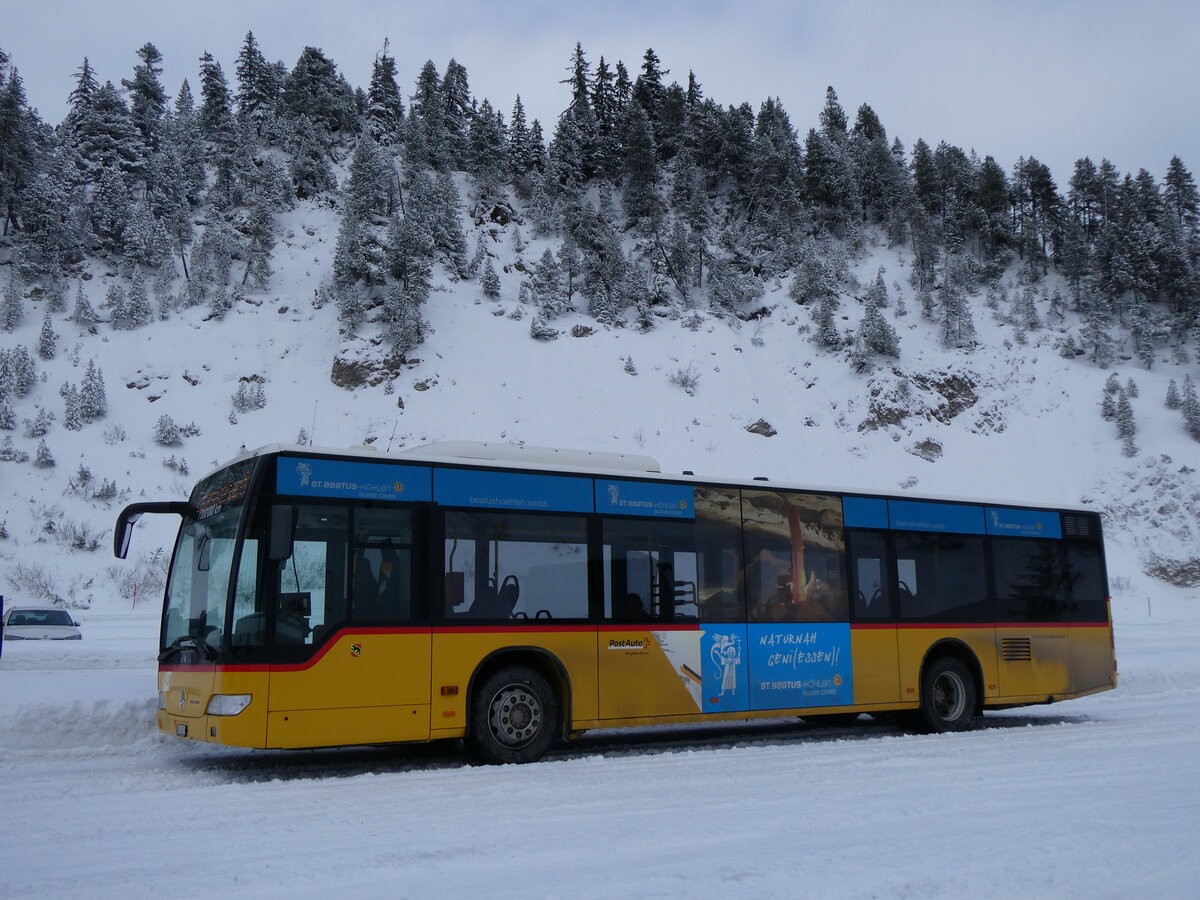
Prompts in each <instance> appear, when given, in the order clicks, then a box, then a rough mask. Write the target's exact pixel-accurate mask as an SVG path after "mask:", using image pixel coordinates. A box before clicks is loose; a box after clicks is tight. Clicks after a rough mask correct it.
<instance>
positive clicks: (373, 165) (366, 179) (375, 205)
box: [344, 134, 396, 216]
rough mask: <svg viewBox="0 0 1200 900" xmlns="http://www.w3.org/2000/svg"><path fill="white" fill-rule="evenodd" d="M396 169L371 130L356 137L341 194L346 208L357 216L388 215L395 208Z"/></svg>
mask: <svg viewBox="0 0 1200 900" xmlns="http://www.w3.org/2000/svg"><path fill="white" fill-rule="evenodd" d="M395 177H396V176H395V170H394V169H393V168H392V162H391V159H390V158H389V157H388V155H387V154H386V153H385V152H384V151H383V150H382V149H381V148H380V146H379V144H377V143H376V142H375V139H374V138H373V137H371V135H370V134H365V135H363V136H362V137H361V138H359V140H358V144H357V145H356V146H355V148H354V155H353V156H351V158H350V167H349V170H348V174H347V177H346V184H345V189H344V196H345V202H346V208H347V210H349V209H350V207H354V208H355V209H356V210H357V211H358V213H359V215H360V216H363V215H379V216H390V215H391V214H392V212H393V211H394V209H395V203H396V188H395Z"/></svg>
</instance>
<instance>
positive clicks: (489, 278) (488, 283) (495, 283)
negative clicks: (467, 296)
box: [479, 256, 500, 300]
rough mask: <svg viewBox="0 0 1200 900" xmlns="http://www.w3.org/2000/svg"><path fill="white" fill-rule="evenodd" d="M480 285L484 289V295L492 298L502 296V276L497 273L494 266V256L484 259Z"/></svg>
mask: <svg viewBox="0 0 1200 900" xmlns="http://www.w3.org/2000/svg"><path fill="white" fill-rule="evenodd" d="M479 287H480V288H481V289H482V290H483V296H485V297H488V298H489V299H491V300H496V299H498V298H499V297H500V276H499V275H497V274H496V270H495V269H494V268H493V267H492V258H491V257H490V256H489V257H487V258H486V259H485V260H484V261H483V272H482V273H481V274H480V276H479Z"/></svg>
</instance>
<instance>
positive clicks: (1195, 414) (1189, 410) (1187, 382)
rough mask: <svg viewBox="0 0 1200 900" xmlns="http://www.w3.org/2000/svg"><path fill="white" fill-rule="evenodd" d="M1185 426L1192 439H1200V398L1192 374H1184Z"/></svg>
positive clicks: (1183, 408)
mask: <svg viewBox="0 0 1200 900" xmlns="http://www.w3.org/2000/svg"><path fill="white" fill-rule="evenodd" d="M1181 408H1182V410H1183V427H1184V428H1185V429H1186V430H1187V433H1188V434H1190V435H1191V436H1192V440H1194V441H1200V398H1197V396H1196V385H1195V384H1194V383H1193V382H1192V376H1190V375H1184V376H1183V404H1182V407H1181Z"/></svg>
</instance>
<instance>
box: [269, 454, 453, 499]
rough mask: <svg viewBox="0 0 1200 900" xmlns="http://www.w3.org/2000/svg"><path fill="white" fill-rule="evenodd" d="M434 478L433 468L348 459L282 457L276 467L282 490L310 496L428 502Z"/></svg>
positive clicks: (276, 478) (278, 484)
mask: <svg viewBox="0 0 1200 900" xmlns="http://www.w3.org/2000/svg"><path fill="white" fill-rule="evenodd" d="M432 481H433V478H432V474H431V470H430V469H428V468H426V467H424V466H406V465H400V464H398V463H372V462H355V461H352V460H347V459H299V458H297V457H294V456H281V457H279V463H278V466H277V468H276V470H275V490H276V491H277V492H278V493H280V494H300V495H302V496H307V497H348V498H352V499H355V500H404V501H408V502H417V501H421V500H424V501H428V500H429V499H430V488H431V484H432Z"/></svg>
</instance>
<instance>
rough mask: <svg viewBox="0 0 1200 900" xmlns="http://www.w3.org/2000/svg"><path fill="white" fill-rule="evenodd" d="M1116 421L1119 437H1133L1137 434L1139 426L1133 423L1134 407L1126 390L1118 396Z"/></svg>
mask: <svg viewBox="0 0 1200 900" xmlns="http://www.w3.org/2000/svg"><path fill="white" fill-rule="evenodd" d="M1115 421H1116V423H1117V436H1118V437H1122V438H1124V437H1131V436H1132V435H1134V434H1135V433H1136V432H1137V425H1136V424H1135V423H1134V421H1133V406H1132V404H1131V403H1130V402H1129V395H1128V394H1127V393H1125V391H1124V390H1122V391H1121V392H1120V393H1118V394H1117V414H1116V417H1115Z"/></svg>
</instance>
